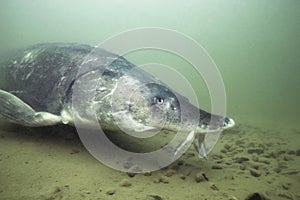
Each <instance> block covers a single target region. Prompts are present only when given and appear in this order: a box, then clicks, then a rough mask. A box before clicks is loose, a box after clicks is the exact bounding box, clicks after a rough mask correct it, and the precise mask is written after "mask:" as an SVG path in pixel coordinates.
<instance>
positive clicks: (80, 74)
mask: <svg viewBox="0 0 300 200" xmlns="http://www.w3.org/2000/svg"><path fill="white" fill-rule="evenodd" d="M0 70H1V74H0V105H1V107H0V117H1V118H3V119H5V120H7V121H9V122H11V123H14V124H18V125H21V126H27V127H42V126H52V125H56V124H65V125H70V126H76V120H77V121H79V122H80V124H81V125H82V126H84V127H85V128H86V129H96V128H97V127H98V126H99V124H100V126H101V128H102V129H103V130H105V131H110V132H115V133H124V132H128V133H130V134H131V135H132V136H135V137H141V138H147V137H151V136H153V135H154V134H156V133H157V132H159V131H162V130H163V131H166V132H170V133H176V132H178V131H182V132H185V133H186V137H184V138H182V140H181V141H180V142H179V144H178V145H177V146H176V147H175V149H174V152H173V154H174V158H175V157H177V155H179V154H180V152H181V151H182V149H184V148H185V147H186V146H187V145H188V144H190V143H191V142H193V143H194V147H195V149H196V151H197V152H198V154H199V156H201V157H204V158H207V152H206V147H205V143H204V138H205V135H206V134H209V132H212V131H222V130H225V129H229V128H232V127H233V126H234V125H235V122H234V120H233V119H231V118H229V117H226V116H219V115H216V114H211V113H209V112H207V111H205V110H203V109H200V108H198V107H196V106H194V105H193V104H191V103H190V102H189V100H188V98H186V97H184V96H182V95H180V94H179V93H177V92H176V91H174V90H173V89H171V88H170V87H169V86H168V85H166V84H165V83H163V81H161V80H159V79H157V78H156V77H154V76H152V75H151V74H149V73H147V72H146V71H144V70H143V69H141V68H139V67H137V66H135V65H134V64H132V63H131V62H129V61H128V60H126V59H125V58H124V57H123V56H120V55H117V54H114V53H112V52H108V51H106V50H104V49H101V48H98V47H93V46H90V45H85V44H77V43H42V44H36V45H32V46H29V47H25V48H21V49H17V50H15V51H12V52H9V53H7V54H6V55H5V56H3V59H1V60H0ZM91 85H92V86H93V87H92V88H91V87H90V86H91ZM74 93H76V94H77V96H78V94H79V96H80V97H84V98H74ZM74 104H76V105H77V106H76V107H75V106H74ZM93 116H95V117H96V119H97V123H95V121H93V120H90V118H91V117H93Z"/></svg>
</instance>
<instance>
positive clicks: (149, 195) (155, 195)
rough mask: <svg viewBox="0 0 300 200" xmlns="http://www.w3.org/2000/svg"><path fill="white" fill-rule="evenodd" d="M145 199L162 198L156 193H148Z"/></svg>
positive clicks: (157, 199) (160, 199) (158, 199)
mask: <svg viewBox="0 0 300 200" xmlns="http://www.w3.org/2000/svg"><path fill="white" fill-rule="evenodd" d="M147 200H163V198H162V197H161V196H160V195H158V194H148V195H147Z"/></svg>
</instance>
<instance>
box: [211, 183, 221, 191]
mask: <svg viewBox="0 0 300 200" xmlns="http://www.w3.org/2000/svg"><path fill="white" fill-rule="evenodd" d="M210 188H211V189H213V190H219V188H218V187H217V186H216V185H215V184H212V185H210Z"/></svg>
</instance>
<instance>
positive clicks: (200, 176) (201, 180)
mask: <svg viewBox="0 0 300 200" xmlns="http://www.w3.org/2000/svg"><path fill="white" fill-rule="evenodd" d="M195 181H196V182H197V183H200V182H204V181H205V178H204V177H203V175H202V173H197V174H196V176H195Z"/></svg>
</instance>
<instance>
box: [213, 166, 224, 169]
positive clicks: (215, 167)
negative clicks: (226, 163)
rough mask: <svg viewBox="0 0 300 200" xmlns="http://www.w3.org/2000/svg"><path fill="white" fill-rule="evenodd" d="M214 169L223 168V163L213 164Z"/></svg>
mask: <svg viewBox="0 0 300 200" xmlns="http://www.w3.org/2000/svg"><path fill="white" fill-rule="evenodd" d="M211 168H212V169H223V167H222V166H221V165H213V166H211Z"/></svg>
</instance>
